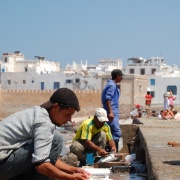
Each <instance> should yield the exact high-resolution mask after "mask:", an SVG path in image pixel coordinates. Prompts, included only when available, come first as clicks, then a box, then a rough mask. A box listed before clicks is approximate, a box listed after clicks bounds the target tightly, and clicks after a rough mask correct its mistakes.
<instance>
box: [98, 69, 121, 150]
mask: <svg viewBox="0 0 180 180" xmlns="http://www.w3.org/2000/svg"><path fill="white" fill-rule="evenodd" d="M123 75H124V74H123V73H122V71H121V70H120V69H114V70H113V71H112V72H111V76H112V79H110V80H108V82H107V84H106V86H105V87H104V89H103V92H102V97H101V101H102V104H103V108H104V109H105V110H106V111H107V115H108V119H109V122H107V123H108V124H109V126H110V128H111V133H112V135H113V140H114V141H115V144H116V152H118V143H119V138H120V137H121V135H122V132H121V129H120V124H119V118H120V117H119V97H120V89H119V87H118V85H117V84H118V83H120V82H121V80H122V79H123Z"/></svg>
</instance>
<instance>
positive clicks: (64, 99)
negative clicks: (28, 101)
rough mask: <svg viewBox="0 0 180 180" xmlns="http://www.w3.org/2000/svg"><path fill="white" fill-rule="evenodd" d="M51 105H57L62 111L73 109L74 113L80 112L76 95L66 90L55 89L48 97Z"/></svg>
mask: <svg viewBox="0 0 180 180" xmlns="http://www.w3.org/2000/svg"><path fill="white" fill-rule="evenodd" d="M50 101H51V103H53V104H54V103H58V104H59V106H60V107H61V108H62V109H66V108H68V107H74V108H75V109H76V111H79V110H80V106H79V101H78V98H77V96H76V94H75V93H74V92H73V91H72V90H70V89H68V88H60V89H57V90H56V91H55V92H54V93H53V95H52V96H51V97H50Z"/></svg>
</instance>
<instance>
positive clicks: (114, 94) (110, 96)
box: [101, 80, 120, 116]
mask: <svg viewBox="0 0 180 180" xmlns="http://www.w3.org/2000/svg"><path fill="white" fill-rule="evenodd" d="M119 97H120V90H119V88H118V86H117V84H116V83H115V82H114V81H113V80H108V82H107V84H106V86H105V87H104V89H103V92H102V96H101V101H102V104H103V108H104V109H105V110H106V111H107V113H108V114H109V110H108V107H107V105H106V101H107V100H110V101H111V107H112V110H113V113H114V116H119Z"/></svg>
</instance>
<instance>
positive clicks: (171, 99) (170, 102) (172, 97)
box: [168, 90, 176, 107]
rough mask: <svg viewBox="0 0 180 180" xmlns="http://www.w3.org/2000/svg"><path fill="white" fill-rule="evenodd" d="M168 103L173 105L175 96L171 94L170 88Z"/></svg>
mask: <svg viewBox="0 0 180 180" xmlns="http://www.w3.org/2000/svg"><path fill="white" fill-rule="evenodd" d="M168 99H169V105H171V106H173V107H174V100H175V99H176V97H175V96H174V95H173V92H172V90H169V97H168Z"/></svg>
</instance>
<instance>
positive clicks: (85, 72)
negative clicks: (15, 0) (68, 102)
mask: <svg viewBox="0 0 180 180" xmlns="http://www.w3.org/2000/svg"><path fill="white" fill-rule="evenodd" d="M35 58H36V59H35V60H26V59H25V57H24V55H23V54H22V53H20V52H19V51H15V52H14V53H3V55H2V58H1V61H0V70H1V71H0V79H1V88H2V89H7V90H53V89H57V88H60V87H67V88H70V89H72V90H75V89H80V90H85V89H90V90H100V89H101V81H102V80H101V75H102V74H103V73H110V71H112V70H113V69H115V68H116V69H117V68H122V61H121V60H120V59H118V60H109V61H108V60H100V64H99V65H88V63H87V61H86V62H85V64H83V63H82V61H81V63H80V64H77V63H76V62H73V64H72V65H67V66H66V69H65V70H61V69H60V63H57V62H53V61H47V60H45V57H42V56H35Z"/></svg>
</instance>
